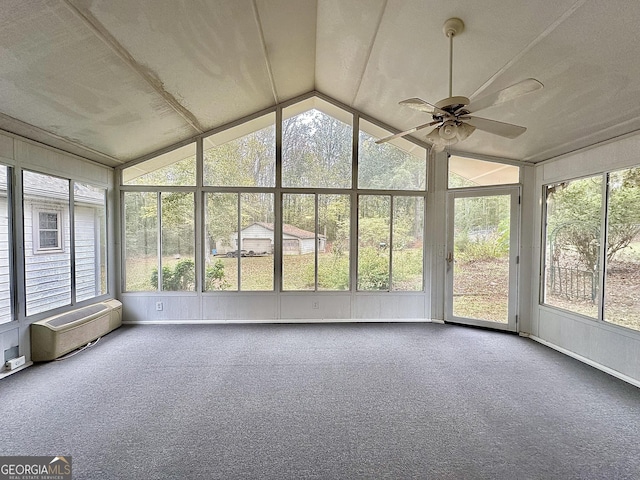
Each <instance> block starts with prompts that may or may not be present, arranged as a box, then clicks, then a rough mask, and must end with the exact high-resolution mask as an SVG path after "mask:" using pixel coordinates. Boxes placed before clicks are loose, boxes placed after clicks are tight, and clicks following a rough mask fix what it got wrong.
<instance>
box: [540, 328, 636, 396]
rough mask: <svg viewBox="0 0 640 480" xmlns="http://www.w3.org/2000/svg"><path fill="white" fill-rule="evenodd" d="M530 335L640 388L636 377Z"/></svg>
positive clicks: (548, 345) (550, 346) (547, 345)
mask: <svg viewBox="0 0 640 480" xmlns="http://www.w3.org/2000/svg"><path fill="white" fill-rule="evenodd" d="M528 337H529V338H530V339H531V340H534V341H536V342H538V343H540V344H542V345H544V346H546V347H549V348H552V349H554V350H556V351H558V352H560V353H563V354H565V355H568V356H569V357H571V358H575V359H576V360H578V361H580V362H582V363H585V364H587V365H589V366H591V367H594V368H597V369H598V370H600V371H602V372H604V373H608V374H609V375H611V376H613V377H616V378H618V379H620V380H622V381H623V382H627V383H630V384H631V385H633V386H634V387H638V388H640V379H635V378H633V377H630V376H628V375H625V374H624V373H621V372H618V371H617V370H614V369H612V368H609V367H606V366H604V365H602V364H601V363H598V362H594V361H593V360H591V359H589V358H587V357H583V356H582V355H580V354H577V353H575V352H572V351H571V350H567V349H566V348H563V347H560V346H558V345H556V344H554V343H551V342H548V341H546V340H543V339H542V338H540V337H536V336H535V335H528Z"/></svg>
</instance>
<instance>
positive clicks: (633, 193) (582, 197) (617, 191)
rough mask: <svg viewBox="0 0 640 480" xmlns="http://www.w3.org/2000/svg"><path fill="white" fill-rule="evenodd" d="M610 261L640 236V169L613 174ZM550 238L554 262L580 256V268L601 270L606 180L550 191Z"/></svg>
mask: <svg viewBox="0 0 640 480" xmlns="http://www.w3.org/2000/svg"><path fill="white" fill-rule="evenodd" d="M608 188H609V199H608V205H607V227H608V228H607V232H606V233H607V245H606V252H605V254H606V259H607V261H611V260H612V259H613V258H614V257H615V255H616V254H617V253H618V252H619V251H621V250H622V249H624V248H626V247H627V246H628V245H629V244H630V243H631V242H632V241H633V239H634V238H635V237H637V235H638V234H639V233H640V169H638V168H635V169H630V170H625V171H622V172H614V173H611V174H609V185H608ZM547 192H548V193H547V236H548V241H549V244H550V250H551V251H550V253H551V254H552V255H553V257H554V258H553V260H555V261H558V260H559V258H560V257H561V256H563V255H564V256H567V255H568V256H570V255H571V252H575V254H576V255H577V261H578V263H579V264H580V265H582V266H583V267H584V268H586V269H588V270H590V271H594V272H595V271H597V270H598V268H599V258H600V239H601V232H602V204H603V198H602V194H601V192H602V177H600V176H597V177H590V178H586V179H581V180H576V181H572V182H568V183H563V184H560V185H556V186H553V187H550V188H548V190H547Z"/></svg>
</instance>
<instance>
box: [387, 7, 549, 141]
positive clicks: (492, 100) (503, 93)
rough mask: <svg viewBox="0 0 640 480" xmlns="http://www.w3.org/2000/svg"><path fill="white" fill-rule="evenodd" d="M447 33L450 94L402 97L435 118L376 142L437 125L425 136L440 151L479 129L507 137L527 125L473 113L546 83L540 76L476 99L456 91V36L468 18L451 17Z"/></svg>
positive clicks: (407, 104)
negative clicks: (433, 100)
mask: <svg viewBox="0 0 640 480" xmlns="http://www.w3.org/2000/svg"><path fill="white" fill-rule="evenodd" d="M442 31H443V32H444V35H445V36H446V37H447V38H448V39H449V97H447V98H445V99H443V100H440V101H439V102H436V103H429V102H427V101H425V100H422V99H421V98H408V99H406V100H402V101H401V102H400V103H399V104H400V105H401V106H405V107H409V108H411V109H413V110H418V111H420V112H424V113H428V114H430V115H431V117H432V119H433V121H431V122H428V123H425V124H422V125H419V126H417V127H414V128H411V129H409V130H405V131H404V132H400V133H396V134H393V135H389V136H388V137H385V138H382V139H380V140H378V141H376V143H385V142H388V141H390V140H393V139H395V138H399V137H404V136H405V135H409V134H411V133H414V132H417V131H418V130H423V129H425V128H429V127H434V126H435V128H434V129H433V130H432V131H431V132H429V133H428V134H427V135H426V137H425V139H426V140H427V141H428V142H429V143H431V144H432V145H433V147H434V149H435V150H436V151H442V150H444V148H446V147H447V146H450V145H454V144H456V143H458V142H462V141H463V140H465V139H467V138H468V137H469V135H471V134H472V133H473V132H474V131H475V130H476V129H478V130H482V131H485V132H488V133H491V134H493V135H499V136H501V137H505V138H516V137H518V136H520V135H522V134H523V133H524V132H525V131H526V130H527V129H526V128H525V127H521V126H519V125H513V124H511V123H504V122H498V121H496V120H490V119H488V118H480V117H475V116H473V115H471V114H472V113H475V112H477V111H479V110H483V109H485V108H489V107H492V106H494V105H499V104H502V103H505V102H508V101H512V100H515V99H516V98H519V97H521V96H522V95H526V94H528V93H531V92H534V91H536V90H540V89H541V88H542V87H543V85H542V83H540V82H539V81H538V80H536V79H533V78H527V79H526V80H523V81H521V82H518V83H516V84H514V85H511V86H509V87H506V88H504V89H502V90H499V91H497V92H493V93H489V94H487V95H484V96H482V97H480V98H478V99H475V100H474V101H470V100H469V99H468V98H467V97H463V96H454V95H453V38H454V37H455V36H456V35H460V34H461V33H462V32H463V31H464V22H463V21H462V20H460V19H459V18H450V19H448V20H447V21H446V22H444V25H443V27H442Z"/></svg>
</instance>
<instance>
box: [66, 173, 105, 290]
mask: <svg viewBox="0 0 640 480" xmlns="http://www.w3.org/2000/svg"><path fill="white" fill-rule="evenodd" d="M73 199H74V208H73V224H74V240H75V250H74V252H75V259H74V260H75V267H76V268H75V280H76V302H80V301H82V300H88V299H90V298H93V297H97V296H99V295H104V294H106V293H107V197H106V191H105V190H104V189H103V188H98V187H94V186H92V185H87V184H85V183H78V182H75V183H74V185H73Z"/></svg>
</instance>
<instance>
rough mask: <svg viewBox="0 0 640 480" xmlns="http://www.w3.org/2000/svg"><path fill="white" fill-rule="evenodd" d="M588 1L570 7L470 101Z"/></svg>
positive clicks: (490, 79) (579, 1)
mask: <svg viewBox="0 0 640 480" xmlns="http://www.w3.org/2000/svg"><path fill="white" fill-rule="evenodd" d="M585 2H586V0H577V1H576V2H575V3H574V4H573V5H571V7H569V8H568V9H567V10H566V11H565V12H564V13H563V14H562V15H560V17H558V18H557V19H556V20H555V21H554V22H552V23H551V25H549V26H548V27H547V28H545V29H544V31H543V32H542V33H540V34H539V35H538V36H537V37H536V38H534V39H533V40H532V41H531V42H529V43H528V44H527V45H526V46H525V47H524V48H523V49H522V50H521V51H520V52H518V54H517V55H515V56H514V57H513V58H511V60H509V61H508V62H507V63H506V64H505V65H503V66H502V67H501V68H500V69H499V70H498V71H497V72H496V73H494V74H493V75H491V77H490V78H489V79H488V80H487V81H486V82H484V83H483V84H482V85H480V86H479V87H478V88H477V89H476V91H475V92H473V93H472V94H471V95H469V98H470V99H472V100H473V99H474V98H476V97H477V96H478V95H480V94H481V93H482V92H484V91H485V90H486V89H487V88H488V87H489V86H490V85H491V84H492V83H493V82H494V81H495V80H496V78H498V77H499V76H500V75H502V74H503V73H504V72H506V71H507V70H509V68H511V67H512V66H513V65H514V64H516V63H517V62H518V61H520V59H521V58H522V57H524V56H525V54H526V53H527V52H529V51H530V50H531V49H532V48H533V47H535V46H536V45H538V44H539V43H540V42H541V41H542V40H544V39H545V38H547V37H548V36H549V35H550V34H551V32H553V31H554V30H555V29H556V28H558V27H559V26H560V24H562V23H563V22H564V21H565V20H566V19H567V18H569V17H570V16H571V15H573V13H574V12H575V11H576V10H578V9H579V8H580V7H581V6H582V5H583V4H584V3H585Z"/></svg>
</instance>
